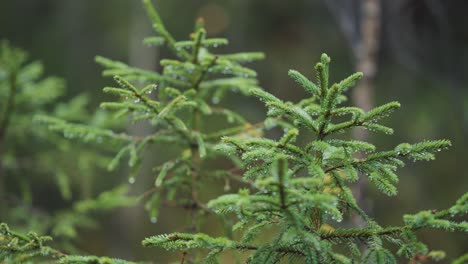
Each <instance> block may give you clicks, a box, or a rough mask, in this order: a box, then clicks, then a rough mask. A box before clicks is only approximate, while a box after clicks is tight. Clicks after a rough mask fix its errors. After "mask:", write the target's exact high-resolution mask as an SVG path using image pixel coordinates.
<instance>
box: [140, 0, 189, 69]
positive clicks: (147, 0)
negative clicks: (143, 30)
mask: <svg viewBox="0 0 468 264" xmlns="http://www.w3.org/2000/svg"><path fill="white" fill-rule="evenodd" d="M143 5H144V6H145V10H146V12H147V14H148V17H149V18H150V19H151V21H152V22H153V28H154V29H155V30H156V32H158V33H159V34H161V36H162V37H164V39H165V40H166V42H167V46H168V47H169V48H170V49H171V50H172V51H173V52H174V53H175V54H176V55H178V56H180V57H181V58H183V59H187V60H188V59H190V57H191V56H190V54H189V53H188V52H187V51H185V50H184V49H181V48H178V47H177V46H176V41H175V39H174V37H172V35H171V34H170V33H169V32H168V31H167V30H166V27H165V26H164V23H163V21H162V20H161V17H160V16H159V14H158V12H157V11H156V9H154V7H153V5H152V4H151V0H143Z"/></svg>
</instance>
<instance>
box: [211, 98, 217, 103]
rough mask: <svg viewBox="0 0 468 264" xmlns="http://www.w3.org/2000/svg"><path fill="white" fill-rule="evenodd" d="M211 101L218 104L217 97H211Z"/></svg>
mask: <svg viewBox="0 0 468 264" xmlns="http://www.w3.org/2000/svg"><path fill="white" fill-rule="evenodd" d="M211 101H212V102H213V104H219V97H213V99H211Z"/></svg>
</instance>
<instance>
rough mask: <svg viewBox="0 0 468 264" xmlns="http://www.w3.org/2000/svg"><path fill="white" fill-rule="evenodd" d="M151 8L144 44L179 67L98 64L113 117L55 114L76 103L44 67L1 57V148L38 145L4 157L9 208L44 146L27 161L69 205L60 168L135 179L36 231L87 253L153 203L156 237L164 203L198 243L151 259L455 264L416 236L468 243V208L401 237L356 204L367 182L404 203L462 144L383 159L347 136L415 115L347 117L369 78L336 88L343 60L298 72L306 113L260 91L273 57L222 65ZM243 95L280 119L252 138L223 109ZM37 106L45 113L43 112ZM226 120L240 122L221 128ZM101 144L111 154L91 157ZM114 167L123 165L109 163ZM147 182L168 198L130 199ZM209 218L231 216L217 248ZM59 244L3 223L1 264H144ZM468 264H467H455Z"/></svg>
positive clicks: (425, 215) (433, 145)
mask: <svg viewBox="0 0 468 264" xmlns="http://www.w3.org/2000/svg"><path fill="white" fill-rule="evenodd" d="M143 3H144V6H145V8H146V11H147V13H148V16H149V18H150V20H151V22H152V24H153V28H154V30H155V31H156V33H157V36H152V37H149V38H146V39H145V40H144V43H145V44H146V45H149V46H165V47H167V48H168V49H169V50H170V51H171V52H172V56H173V57H171V58H168V59H162V60H161V61H160V64H161V66H162V70H161V72H153V71H149V70H143V69H139V68H136V67H132V66H130V65H127V64H125V63H123V62H119V61H114V60H110V59H107V58H103V57H99V56H98V57H96V62H97V63H99V64H100V65H102V66H103V67H104V68H105V69H104V71H103V75H104V76H112V77H113V80H114V82H115V84H114V85H113V86H109V87H105V88H104V89H103V91H104V92H105V93H107V94H110V95H112V96H114V97H116V99H115V100H113V101H109V102H103V103H101V105H100V107H101V109H102V111H97V112H96V113H95V114H93V115H91V114H89V113H88V112H87V111H86V110H85V107H86V101H87V100H86V97H84V96H78V97H76V98H75V99H72V101H70V102H69V103H68V104H62V105H58V106H57V107H56V108H55V109H54V110H53V111H50V110H49V109H50V106H51V104H52V103H54V101H55V99H56V98H57V97H58V96H60V95H61V93H62V91H63V86H62V82H61V81H59V80H58V79H48V78H46V79H44V80H40V75H41V74H40V73H41V68H40V66H39V64H37V63H33V64H31V65H27V66H22V65H23V63H24V62H25V55H24V53H23V52H22V51H19V50H16V49H14V48H11V47H10V46H9V45H8V44H5V43H4V44H2V50H1V52H0V58H1V61H0V100H1V101H2V102H6V103H5V104H2V107H3V108H2V109H0V110H1V111H2V112H1V114H2V115H1V116H0V117H1V119H0V121H1V123H0V140H4V138H5V137H6V136H8V135H10V136H12V135H14V136H15V137H18V138H21V139H24V143H23V142H21V141H19V140H15V141H13V142H21V144H24V146H22V147H19V148H17V146H9V145H8V144H6V145H5V146H6V147H3V146H4V145H3V144H2V145H1V146H2V149H0V151H3V152H4V153H5V157H6V158H3V157H2V160H1V162H2V163H1V169H2V170H0V176H1V178H0V193H2V194H3V192H4V190H3V186H4V185H3V183H4V180H5V177H6V176H7V177H12V176H13V175H22V174H25V173H26V174H27V172H28V170H27V169H21V170H19V169H17V168H18V167H23V166H18V164H20V162H21V159H19V158H18V157H20V156H21V155H19V154H18V151H17V149H22V148H24V149H28V146H29V144H31V142H30V141H28V140H31V138H38V139H47V142H48V143H47V144H46V143H43V144H44V146H46V148H44V149H45V150H44V153H45V155H44V153H39V155H38V157H35V156H34V157H31V156H28V157H30V158H31V160H33V165H32V167H31V168H28V169H29V171H32V169H33V168H34V169H37V168H39V169H40V170H41V173H42V174H43V175H45V177H47V176H50V175H55V182H56V185H57V187H58V189H59V190H60V193H61V194H62V197H63V198H64V199H69V200H70V199H72V198H73V196H74V193H75V192H76V191H75V190H73V189H72V188H71V187H70V186H71V181H72V180H73V179H74V177H71V176H70V172H69V171H67V170H66V169H65V168H69V167H67V166H64V167H61V165H59V164H57V162H56V161H57V160H74V163H75V164H76V163H78V164H81V165H80V166H79V167H78V168H76V170H75V173H78V176H79V177H81V176H82V175H92V176H96V175H101V174H103V175H105V173H104V172H102V171H101V170H100V168H102V167H106V168H107V169H108V170H109V171H115V170H116V169H117V168H120V167H121V163H122V162H124V161H126V163H127V164H128V167H129V172H128V174H129V175H128V183H122V185H119V186H117V187H115V188H113V189H112V190H110V191H100V192H99V193H100V194H98V195H96V197H95V198H91V197H92V195H90V194H89V192H88V193H86V192H85V191H83V194H82V195H81V198H83V199H80V200H77V199H74V200H72V201H73V203H72V204H73V205H72V206H71V207H70V209H63V210H58V211H57V212H54V213H52V214H50V215H47V216H41V217H42V218H37V217H36V216H30V217H29V216H28V217H29V219H28V221H27V223H28V224H26V225H24V226H20V227H19V228H21V230H37V231H38V232H39V233H44V234H51V235H53V236H54V237H56V238H57V240H58V241H59V242H61V243H57V245H58V248H60V249H61V250H62V248H63V249H65V250H66V251H67V252H70V253H71V254H79V253H77V252H76V251H75V250H74V248H73V247H72V245H73V243H72V242H71V241H72V239H73V238H75V237H76V236H77V232H78V230H79V229H80V228H83V227H92V226H95V222H94V221H93V218H92V216H93V215H94V214H96V213H98V212H102V211H105V210H112V209H114V208H118V207H127V206H134V205H136V204H138V203H140V202H141V203H144V208H145V209H146V210H147V211H148V214H149V217H150V219H151V222H156V221H157V217H158V216H159V213H160V208H161V205H162V204H164V205H166V206H175V207H179V208H183V209H186V210H187V211H188V213H190V216H191V222H190V223H189V224H188V225H187V226H186V227H185V229H187V230H191V233H182V232H177V233H170V234H159V235H155V236H151V237H148V238H146V239H144V240H143V246H145V247H160V248H163V249H165V250H173V251H174V250H175V251H184V255H183V256H184V257H183V259H182V261H181V262H182V263H183V262H184V261H187V262H189V263H220V262H221V256H222V255H223V254H225V252H230V253H232V252H234V254H236V252H241V253H242V254H241V255H236V256H237V258H238V259H239V262H240V261H241V260H244V261H245V262H246V263H279V262H281V261H290V262H300V263H397V261H398V260H399V259H402V258H405V259H409V260H411V261H412V262H414V263H418V262H420V261H424V260H427V259H432V260H435V261H438V260H441V259H443V258H444V257H445V253H443V252H441V251H430V250H429V249H428V247H427V246H426V245H425V244H423V243H422V242H421V241H419V240H418V239H417V236H416V233H415V232H416V231H417V230H419V229H422V228H436V229H443V230H446V231H451V232H452V231H461V232H466V231H468V224H467V223H466V222H465V221H460V220H459V218H460V217H463V216H465V215H466V213H467V212H468V202H467V201H468V194H465V195H463V196H462V198H460V199H459V200H458V201H457V202H456V203H455V205H454V206H452V207H450V208H448V209H446V210H440V211H434V210H433V211H430V210H429V211H421V212H418V213H416V214H413V215H409V214H408V215H405V216H404V217H403V220H404V224H403V225H402V226H387V227H384V226H380V225H379V224H378V223H377V222H376V221H375V220H373V219H372V218H371V217H370V216H369V214H368V212H366V211H364V210H363V209H362V208H361V207H360V205H359V204H358V202H357V200H356V198H355V197H354V195H353V193H352V191H351V190H352V186H353V184H355V182H356V181H357V180H358V179H359V178H360V177H366V178H367V179H368V181H369V182H370V183H371V184H372V185H371V188H375V189H377V190H378V191H380V192H381V193H383V194H385V195H388V196H396V195H397V184H398V180H399V177H398V176H397V174H396V172H397V169H398V168H401V167H403V166H405V162H406V160H411V161H422V160H432V159H434V158H435V156H434V154H435V153H436V152H438V151H440V150H443V149H446V148H448V147H449V146H450V145H451V143H450V141H448V140H431V141H429V140H428V141H423V142H420V143H415V144H409V143H402V144H399V145H397V146H396V147H395V148H393V149H390V150H383V151H381V150H377V148H376V147H375V146H374V145H373V144H371V143H368V142H363V141H357V140H351V139H346V137H345V136H343V135H340V134H342V133H347V132H349V131H350V130H351V129H355V128H362V129H367V130H370V131H375V132H381V133H385V134H392V133H393V130H392V129H391V128H389V127H387V126H385V125H383V124H382V123H381V121H382V119H383V118H384V117H386V116H388V115H389V114H391V113H392V112H393V111H395V110H396V109H398V108H399V107H400V104H399V103H398V102H390V103H387V104H384V105H381V106H378V107H376V108H374V109H371V110H370V111H367V112H366V111H364V110H362V109H359V108H357V107H353V106H349V105H346V104H345V103H346V102H347V98H346V96H345V92H347V91H348V90H349V89H350V88H352V86H354V85H355V84H356V82H358V81H359V79H361V78H362V73H355V74H352V75H350V76H349V77H347V78H345V79H343V80H342V81H339V82H337V83H333V84H331V81H330V78H329V76H330V72H329V66H330V62H331V59H330V58H329V57H328V56H327V55H326V54H323V55H322V56H321V58H320V62H319V63H317V64H316V66H315V71H316V76H317V80H316V81H313V80H310V79H309V78H308V77H306V76H305V75H303V74H301V73H300V72H298V71H296V70H290V71H289V73H288V74H289V76H290V77H291V78H292V79H293V80H294V81H295V82H296V83H297V84H299V85H300V86H302V87H303V88H304V89H305V90H306V91H307V92H308V93H310V96H309V97H307V98H304V99H302V100H301V101H299V102H297V103H295V102H289V101H284V100H282V99H280V98H277V97H276V96H275V95H273V94H271V93H268V92H266V91H265V90H262V89H261V88H260V87H258V85H257V80H256V72H255V71H254V70H252V69H250V68H247V67H246V66H244V65H245V64H246V63H248V62H251V61H255V60H259V59H262V58H263V54H261V53H257V52H247V53H234V54H217V53H216V48H217V47H219V46H222V45H227V44H228V41H227V40H226V39H220V38H207V36H206V31H205V29H204V27H203V21H202V20H198V21H197V22H196V24H195V29H194V32H193V33H192V34H191V35H190V38H189V39H188V40H183V41H178V40H176V39H175V38H174V37H173V36H172V34H171V33H170V31H169V30H168V29H167V28H166V26H165V25H164V23H163V21H162V20H161V18H160V16H159V14H158V13H157V12H156V10H155V9H154V8H153V6H152V5H151V2H150V1H149V0H143ZM228 92H233V93H240V94H242V95H245V96H254V97H257V98H258V99H259V100H261V101H262V102H263V103H264V104H265V106H266V107H267V108H268V112H267V115H268V116H267V118H266V119H265V121H264V122H261V123H258V124H251V123H249V122H248V121H247V120H246V119H245V118H244V117H243V116H242V115H240V114H237V113H236V112H235V111H233V110H232V109H228V108H226V107H224V104H223V102H221V100H222V99H223V98H224V96H225V94H226V93H228ZM32 97H34V98H37V100H35V101H34V103H31V101H32V100H31V99H32ZM22 107H24V111H23V110H22V109H23V108H22ZM28 108H33V109H28ZM48 110H49V111H48ZM31 111H35V112H38V113H39V114H37V115H36V116H35V117H34V122H35V123H34V124H36V125H37V124H41V125H42V126H41V127H42V128H47V129H48V130H49V131H50V132H49V133H45V132H44V130H41V129H38V130H33V131H30V132H29V130H28V129H26V127H28V126H32V124H33V123H31V119H32V118H31ZM219 116H221V117H223V119H224V120H225V121H224V122H219ZM11 120H15V121H17V122H14V123H13V122H11ZM126 121H130V123H131V124H136V123H139V124H141V123H144V124H146V125H148V126H149V127H150V130H151V131H150V133H147V134H145V135H136V134H132V133H130V132H127V131H125V129H124V125H125V122H126ZM211 122H217V126H216V128H214V129H212V128H211V126H207V124H209V123H211ZM273 128H279V129H281V130H283V131H284V133H283V135H282V136H281V137H280V138H279V139H272V138H267V137H263V134H264V133H263V132H264V131H265V130H267V129H273ZM7 132H8V133H7ZM58 135H63V137H61V136H58ZM4 142H9V141H6V140H4ZM72 142H73V143H72ZM0 143H1V142H0ZM15 144H20V143H15ZM90 145H91V146H93V147H96V149H94V150H90V149H89V148H88V147H89V146H90ZM52 146H53V147H52ZM87 146H88V147H87ZM71 150H72V151H71ZM154 150H155V152H156V154H158V153H162V152H165V151H167V152H168V155H167V157H168V158H166V159H165V160H162V161H159V160H157V163H156V164H151V165H152V168H153V169H152V171H153V174H151V175H149V176H147V175H148V174H143V173H141V171H142V169H141V168H142V164H143V162H144V161H147V162H148V163H149V162H154V159H153V157H154V155H152V154H154V153H152V152H151V151H154ZM108 153H112V155H113V158H108V157H107V155H106V154H108ZM2 154H3V153H2ZM26 154H28V153H26ZM26 154H24V155H25V156H27V155H26ZM28 155H29V154H28ZM77 157H78V158H77ZM76 159H78V160H79V161H78V162H76ZM223 159H228V160H230V161H231V163H232V165H231V166H232V169H229V170H221V169H217V167H216V166H215V165H216V163H217V162H218V161H221V160H223ZM96 164H98V165H97V166H96ZM34 166H37V168H36V167H34ZM71 167H72V168H73V166H71ZM23 168H24V167H23ZM10 175H12V176H10ZM139 177H151V179H150V181H144V182H151V183H154V184H151V185H150V186H144V188H145V189H146V191H145V192H144V193H143V194H141V195H140V196H139V197H138V198H136V197H133V196H130V195H129V194H128V193H129V192H130V188H132V184H134V183H135V182H136V181H137V180H138V179H139ZM12 178H13V177H12ZM18 178H19V177H18ZM146 180H147V179H146ZM231 180H235V181H237V182H240V183H241V184H242V186H243V188H239V189H234V190H233V191H232V192H231V193H228V194H224V195H220V196H218V197H214V198H213V199H211V200H209V199H208V198H206V195H204V194H205V193H204V192H206V188H203V187H204V186H208V184H210V185H209V186H216V187H219V189H222V188H223V189H224V191H225V192H228V191H230V188H231V187H230V184H229V182H230V181H231ZM213 183H215V184H214V185H213ZM28 184H31V182H30V181H24V183H23V182H20V183H18V186H20V187H19V189H23V190H26V191H23V192H22V196H23V197H22V199H21V201H22V204H26V206H23V205H22V206H18V207H15V208H13V207H10V206H7V204H6V203H4V202H3V200H2V203H1V205H2V211H0V213H1V214H4V215H5V216H3V215H2V221H3V219H5V220H6V221H8V222H10V223H17V222H19V221H18V219H17V218H15V215H22V216H23V217H24V215H27V214H26V213H25V211H24V210H25V208H26V209H27V208H31V207H32V206H33V203H32V198H31V196H32V195H33V194H32V192H31V191H30V188H29V187H24V186H27V185H28ZM216 184H217V185H216ZM222 184H224V187H222ZM84 189H85V188H84ZM12 194H16V193H15V192H12ZM201 197H202V198H201ZM5 208H6V210H5ZM21 210H23V211H21ZM15 211H17V212H16V213H15ZM3 212H7V213H3ZM207 214H214V215H217V216H219V219H220V221H221V222H222V224H223V225H224V226H225V227H226V229H227V232H226V234H224V235H216V236H210V235H207V234H205V233H203V231H204V230H202V228H201V227H200V226H201V225H200V224H199V222H200V220H201V219H202V216H206V215H207ZM353 217H359V218H361V219H362V220H363V223H364V226H353V225H352V221H350V219H351V218H353ZM39 222H40V223H41V224H38V223H39ZM34 223H35V224H34ZM15 228H16V227H15ZM49 240H50V237H48V236H38V235H36V234H34V233H29V234H28V235H23V234H21V233H19V232H13V231H11V230H10V229H9V228H8V227H7V226H6V224H2V225H1V227H0V249H1V250H0V260H1V261H3V262H5V263H21V262H26V263H28V262H29V263H33V262H34V261H42V260H46V261H49V262H58V263H132V262H128V261H124V260H119V259H112V258H108V257H96V256H79V255H68V253H63V252H62V251H59V250H57V249H54V248H51V247H49V246H46V245H45V244H46V242H48V241H49ZM395 248H397V250H394V249H395ZM394 251H396V252H394ZM186 252H189V253H188V257H187V259H185V256H186V254H187V253H186ZM195 252H197V253H196V254H195ZM200 253H202V254H200ZM242 258H244V259H242ZM465 260H466V256H462V257H461V258H459V259H458V260H456V261H455V263H463V261H465ZM3 262H2V263H3Z"/></svg>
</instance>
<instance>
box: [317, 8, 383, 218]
mask: <svg viewBox="0 0 468 264" xmlns="http://www.w3.org/2000/svg"><path fill="white" fill-rule="evenodd" d="M326 4H327V5H328V7H329V9H330V10H331V12H332V14H333V15H334V16H335V19H336V20H337V21H338V24H339V26H340V27H341V29H342V31H343V34H344V35H345V37H346V39H347V40H348V42H349V45H350V47H351V50H352V53H353V55H354V58H355V68H356V71H360V72H363V73H364V77H363V79H362V80H361V81H360V82H359V83H358V85H357V87H355V88H353V90H352V94H351V100H352V101H353V104H354V105H356V106H357V107H359V108H362V109H364V110H366V111H368V110H370V109H371V108H372V107H373V106H374V89H375V88H374V86H375V77H376V74H377V71H378V58H377V57H378V54H379V47H380V40H381V28H382V18H381V14H382V6H381V2H380V0H350V1H339V0H331V1H326ZM368 137H369V132H368V131H367V130H364V129H355V130H353V138H355V139H356V140H361V141H367V140H368ZM365 187H366V178H364V177H360V178H359V181H358V183H357V184H356V185H355V188H354V190H353V191H354V193H355V197H356V199H357V202H358V204H360V205H361V206H362V207H363V209H364V210H366V211H369V210H370V208H369V205H368V203H367V202H366V200H365V195H364V193H365V189H366V188H365ZM355 224H357V225H363V224H364V223H363V222H362V220H358V219H355Z"/></svg>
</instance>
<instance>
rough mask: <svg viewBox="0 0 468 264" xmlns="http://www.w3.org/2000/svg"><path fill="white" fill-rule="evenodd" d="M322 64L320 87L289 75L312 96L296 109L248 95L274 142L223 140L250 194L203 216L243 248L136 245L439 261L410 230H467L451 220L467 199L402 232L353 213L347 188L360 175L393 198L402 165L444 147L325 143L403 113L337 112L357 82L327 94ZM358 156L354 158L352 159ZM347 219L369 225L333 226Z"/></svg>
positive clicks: (391, 106)
mask: <svg viewBox="0 0 468 264" xmlns="http://www.w3.org/2000/svg"><path fill="white" fill-rule="evenodd" d="M329 63H330V58H329V57H328V56H327V55H325V54H324V55H322V58H321V62H319V63H318V64H317V65H316V67H315V69H316V71H317V76H318V81H317V84H315V83H314V82H312V81H311V80H309V79H307V78H306V77H305V76H304V75H302V74H300V73H299V72H297V71H293V70H291V71H290V72H289V75H290V76H291V77H292V78H293V79H294V80H295V81H296V82H297V83H298V84H300V85H301V86H303V87H304V89H306V90H307V91H309V92H310V93H311V94H312V96H311V97H310V98H306V99H303V100H302V101H300V102H299V103H293V102H286V101H283V100H281V99H279V98H277V97H275V96H274V95H272V94H270V93H267V92H265V91H263V90H260V89H258V88H252V90H251V94H252V95H254V96H256V97H258V98H259V99H260V100H262V101H263V102H264V103H265V105H266V106H267V107H268V116H269V118H270V120H273V121H270V122H271V123H272V125H277V126H280V127H283V128H284V131H285V132H284V135H283V136H282V137H281V138H280V139H279V140H277V141H276V140H272V139H268V138H261V137H260V138H258V137H256V138H253V137H249V138H237V137H223V140H222V141H223V142H222V145H221V146H220V147H219V149H220V150H222V151H225V152H226V153H228V154H233V153H237V155H238V156H239V158H240V159H241V160H242V164H243V167H244V168H245V171H244V175H243V179H244V181H245V182H249V183H250V187H251V188H249V189H242V190H240V191H239V192H238V193H237V194H227V195H222V196H220V197H218V198H216V199H214V200H211V201H210V202H209V203H208V208H209V209H211V210H213V211H214V212H215V213H217V214H220V215H225V217H235V218H237V221H238V222H237V224H236V225H234V227H233V228H234V229H235V230H237V231H238V234H239V238H240V240H239V241H240V242H236V241H233V240H229V241H227V240H223V239H222V238H216V239H215V238H211V237H207V236H206V235H203V234H195V235H193V234H180V233H173V234H169V235H160V236H156V237H151V238H147V239H145V240H144V241H143V245H144V246H157V247H163V248H165V249H168V250H189V249H197V248H206V249H210V250H216V251H217V252H221V251H225V250H248V251H253V253H251V255H250V257H249V258H248V262H249V263H277V262H278V261H280V260H281V259H283V258H285V257H292V256H294V257H295V258H301V259H302V261H304V262H305V263H356V262H360V263H361V262H362V263H396V262H397V257H396V256H395V254H394V253H393V252H391V251H390V250H389V249H387V248H386V247H387V244H394V245H396V246H397V247H399V248H400V249H399V250H398V256H401V257H406V258H408V259H418V258H422V256H424V258H431V259H433V260H439V259H441V258H443V257H444V254H443V253H440V252H437V251H431V252H429V251H428V249H427V247H426V246H425V245H424V244H422V243H421V242H419V241H418V240H417V238H416V236H415V234H414V231H416V230H418V229H420V228H425V227H431V228H441V229H445V230H447V231H462V232H466V231H467V230H468V229H467V228H468V226H467V223H466V222H457V221H455V220H454V218H453V217H455V216H458V215H464V214H466V210H467V209H466V200H467V199H466V194H465V195H464V196H463V197H462V198H461V199H459V200H458V201H457V203H456V205H454V206H453V207H451V208H449V209H447V210H442V211H439V212H436V213H434V212H432V211H423V212H420V213H417V214H415V215H406V216H405V217H404V220H405V225H404V226H400V227H381V226H380V225H378V223H376V222H375V221H374V220H372V219H371V218H370V217H369V216H368V215H367V213H366V212H364V210H362V209H361V208H360V206H359V205H358V203H357V201H356V199H355V198H354V196H353V194H352V192H351V186H352V183H353V182H355V181H356V180H357V179H358V177H367V179H368V180H369V181H370V182H371V183H372V184H374V186H375V187H376V188H377V189H378V190H379V191H380V192H382V193H383V194H386V195H390V196H394V195H396V194H397V188H396V184H397V183H398V176H397V175H396V170H397V168H399V167H402V166H404V165H405V162H404V159H405V158H406V159H410V160H412V161H419V160H432V159H434V153H436V152H438V151H440V150H442V149H446V148H447V147H449V146H450V142H449V141H448V140H434V141H424V142H420V143H416V144H408V143H402V144H400V145H398V146H396V147H395V148H394V149H391V150H386V151H377V150H376V148H375V146H374V145H372V144H370V143H367V142H360V141H355V140H344V139H336V138H332V136H334V135H335V134H336V133H337V132H346V131H347V130H350V129H353V128H355V127H363V128H365V129H368V130H372V131H377V132H383V133H387V134H388V133H391V132H392V130H391V129H390V128H388V127H386V126H384V125H381V124H379V122H380V120H381V119H382V118H383V117H385V116H387V115H389V114H390V113H391V112H392V111H394V110H395V109H397V108H399V106H400V105H399V103H397V102H391V103H388V104H384V105H382V106H379V107H376V108H374V109H372V110H370V111H368V112H364V111H362V110H361V109H357V108H355V107H348V106H342V104H343V102H344V101H345V97H344V95H343V92H345V91H346V90H347V89H348V88H350V86H351V85H352V84H354V83H355V82H356V81H357V80H358V79H359V78H361V77H362V74H360V73H358V74H353V75H351V76H350V77H348V78H346V79H344V80H343V81H341V82H338V83H335V84H333V85H331V86H329V85H328V83H329V80H328V75H329V72H328V67H329ZM343 116H345V117H346V116H348V118H343ZM279 121H281V122H279ZM300 134H306V135H307V136H308V137H307V138H310V136H309V135H310V134H312V135H313V138H314V139H313V140H312V141H310V142H306V143H301V144H299V143H296V140H297V139H298V137H299V136H300ZM356 153H360V154H361V155H359V158H357V157H356V155H354V154H356ZM354 215H358V216H359V217H361V218H362V219H363V221H364V222H365V223H366V225H367V226H366V227H352V228H349V226H348V225H343V224H341V223H340V222H342V221H343V220H349V219H350V218H351V217H353V216H354ZM272 229H273V231H272ZM258 237H260V238H261V239H256V238H258ZM384 241H385V242H386V243H384ZM356 243H358V244H356ZM362 243H364V244H365V245H366V250H364V252H360V251H361V250H359V249H358V247H357V246H356V245H360V244H362ZM347 246H350V247H349V253H348V254H347V255H342V253H338V252H342V251H343V249H344V248H346V247H347Z"/></svg>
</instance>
